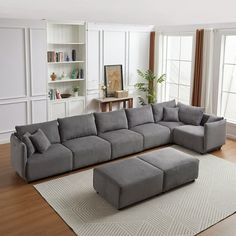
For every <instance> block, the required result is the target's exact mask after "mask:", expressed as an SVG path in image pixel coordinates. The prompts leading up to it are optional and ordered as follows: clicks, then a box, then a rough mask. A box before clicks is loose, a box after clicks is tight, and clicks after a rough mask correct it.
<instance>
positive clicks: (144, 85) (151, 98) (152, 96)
mask: <svg viewBox="0 0 236 236" xmlns="http://www.w3.org/2000/svg"><path fill="white" fill-rule="evenodd" d="M137 72H138V75H139V76H140V77H141V78H142V79H143V80H146V81H147V82H140V83H137V84H135V85H134V87H135V88H136V89H137V90H138V91H140V92H143V93H145V95H146V97H145V98H143V97H141V96H139V97H138V98H139V103H140V104H141V105H146V104H152V103H155V102H156V100H157V94H156V90H157V89H156V86H157V84H160V83H162V82H164V81H165V79H166V75H165V74H163V75H161V76H160V77H157V75H156V74H154V73H153V72H152V71H151V70H146V71H144V72H142V71H141V70H137Z"/></svg>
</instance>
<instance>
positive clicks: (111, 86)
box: [104, 65, 123, 97]
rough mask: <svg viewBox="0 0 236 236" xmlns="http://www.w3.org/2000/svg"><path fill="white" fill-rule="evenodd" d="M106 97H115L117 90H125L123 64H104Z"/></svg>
mask: <svg viewBox="0 0 236 236" xmlns="http://www.w3.org/2000/svg"><path fill="white" fill-rule="evenodd" d="M104 76H105V81H104V82H105V86H106V97H114V96H115V91H119V90H123V71H122V65H106V66H104Z"/></svg>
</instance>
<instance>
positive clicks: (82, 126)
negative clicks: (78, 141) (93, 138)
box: [58, 114, 97, 142]
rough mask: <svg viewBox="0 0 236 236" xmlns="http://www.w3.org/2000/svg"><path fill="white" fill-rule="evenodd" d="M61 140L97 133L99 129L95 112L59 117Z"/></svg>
mask: <svg viewBox="0 0 236 236" xmlns="http://www.w3.org/2000/svg"><path fill="white" fill-rule="evenodd" d="M58 123H59V131H60V136H61V141H62V142H65V141H67V140H70V139H74V138H79V137H84V136H90V135H97V129H96V124H95V119H94V115H93V114H86V115H79V116H71V117H66V118H62V119H58Z"/></svg>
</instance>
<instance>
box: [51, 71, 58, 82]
mask: <svg viewBox="0 0 236 236" xmlns="http://www.w3.org/2000/svg"><path fill="white" fill-rule="evenodd" d="M50 78H51V80H52V81H55V80H56V79H57V75H56V74H55V73H54V72H53V73H52V74H51V75H50Z"/></svg>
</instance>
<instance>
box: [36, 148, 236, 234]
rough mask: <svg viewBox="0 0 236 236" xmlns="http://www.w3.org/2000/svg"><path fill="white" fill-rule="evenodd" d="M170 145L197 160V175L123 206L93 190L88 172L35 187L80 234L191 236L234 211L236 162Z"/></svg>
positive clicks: (91, 175)
mask: <svg viewBox="0 0 236 236" xmlns="http://www.w3.org/2000/svg"><path fill="white" fill-rule="evenodd" d="M174 148H177V149H180V150H182V151H184V152H188V153H190V154H191V155H193V156H195V157H196V158H198V159H199V160H200V171H199V178H198V179H197V180H196V181H195V182H194V183H191V184H188V185H185V186H183V187H180V188H178V189H176V190H173V191H170V192H168V193H165V194H162V195H160V196H157V197H153V198H151V199H149V200H146V201H143V202H141V203H138V204H136V205H134V206H132V207H129V208H126V209H124V210H120V211H118V210H116V209H115V208H113V207H112V206H111V205H110V204H109V203H107V202H106V201H105V200H104V199H102V198H101V197H100V196H99V195H98V194H97V193H96V192H95V191H94V189H93V184H92V177H93V172H92V170H87V171H83V172H80V173H76V174H71V175H69V176H66V177H62V178H58V179H55V180H51V181H47V182H44V183H40V184H37V185H34V187H35V188H36V189H37V190H38V192H39V193H40V194H41V195H42V197H43V198H44V199H45V200H46V201H47V202H48V204H49V205H50V206H51V207H52V208H53V209H54V210H55V211H56V212H57V213H58V214H59V215H60V217H61V218H62V219H63V220H64V221H65V222H66V224H67V225H68V226H69V227H70V228H71V229H72V230H73V231H74V232H75V233H76V234H77V235H79V236H84V235H86V236H100V235H101V236H113V235H114V236H115V235H119V236H123V235H124V236H126V235H127V236H133V235H136V236H146V235H147V236H151V235H153V236H154V235H155V236H157V235H196V234H198V233H199V232H201V231H203V230H205V229H207V228H209V227H210V226H212V225H214V224H216V223H217V222H219V221H221V220H223V219H224V218H226V217H228V216H230V215H231V214H233V213H234V212H236V165H234V164H232V163H230V162H227V161H225V160H222V159H220V158H216V157H213V156H212V155H199V154H196V153H193V152H190V151H187V150H186V149H183V148H180V147H177V146H174Z"/></svg>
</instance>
